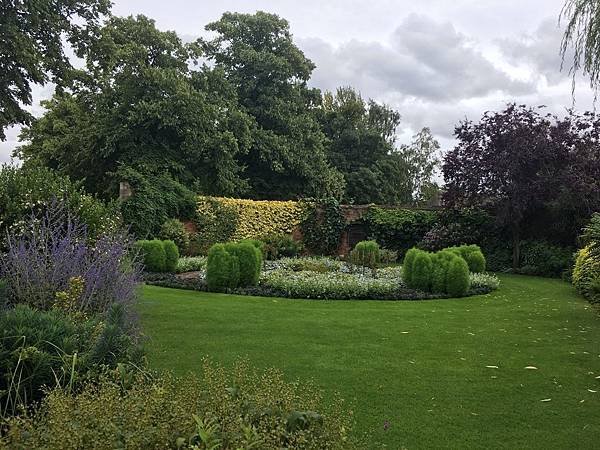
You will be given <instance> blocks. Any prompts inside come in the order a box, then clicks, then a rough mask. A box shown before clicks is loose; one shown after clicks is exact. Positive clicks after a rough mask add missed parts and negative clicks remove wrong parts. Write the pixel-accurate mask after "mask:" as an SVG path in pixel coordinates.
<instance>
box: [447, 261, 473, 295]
mask: <svg viewBox="0 0 600 450" xmlns="http://www.w3.org/2000/svg"><path fill="white" fill-rule="evenodd" d="M469 285H470V280H469V266H468V265H467V262H466V261H465V260H464V259H463V258H458V257H457V258H453V259H452V260H451V261H450V262H449V263H448V274H447V279H446V292H447V293H448V294H449V295H451V296H452V297H462V296H464V295H465V294H466V293H467V291H468V290H469Z"/></svg>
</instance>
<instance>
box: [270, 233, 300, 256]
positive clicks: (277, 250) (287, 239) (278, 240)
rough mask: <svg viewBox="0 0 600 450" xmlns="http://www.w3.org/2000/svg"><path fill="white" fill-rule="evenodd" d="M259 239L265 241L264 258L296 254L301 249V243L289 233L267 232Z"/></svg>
mask: <svg viewBox="0 0 600 450" xmlns="http://www.w3.org/2000/svg"><path fill="white" fill-rule="evenodd" d="M261 241H262V242H264V243H265V246H264V258H265V259H267V260H274V259H279V258H291V257H294V256H298V254H299V253H300V250H301V249H302V244H300V242H296V241H295V240H294V238H293V237H292V236H291V235H289V234H269V235H266V236H263V237H262V238H261Z"/></svg>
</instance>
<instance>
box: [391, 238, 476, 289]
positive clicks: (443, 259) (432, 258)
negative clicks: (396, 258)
mask: <svg viewBox="0 0 600 450" xmlns="http://www.w3.org/2000/svg"><path fill="white" fill-rule="evenodd" d="M459 248H460V247H459ZM463 252H464V254H465V255H466V256H468V257H471V260H472V261H473V265H474V266H476V267H477V268H480V267H481V260H480V258H479V257H478V256H477V257H473V256H472V254H475V253H476V252H475V249H470V251H469V252H467V251H466V250H464V251H463ZM462 255H463V253H461V251H459V250H458V248H456V247H455V248H448V249H444V250H440V251H439V252H436V253H429V252H426V251H424V250H420V249H417V248H412V249H410V250H409V251H408V252H406V255H405V257H404V263H403V266H402V276H403V279H404V282H405V283H406V285H407V286H408V287H410V288H413V289H417V290H419V291H423V292H432V293H443V294H448V295H450V296H452V297H462V296H464V295H466V294H467V292H468V291H469V288H470V280H471V272H470V270H469V265H468V263H467V261H466V260H465V258H464V257H463V256H462ZM484 267H485V265H484ZM475 273H480V272H475Z"/></svg>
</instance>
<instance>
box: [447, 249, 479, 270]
mask: <svg viewBox="0 0 600 450" xmlns="http://www.w3.org/2000/svg"><path fill="white" fill-rule="evenodd" d="M446 250H450V251H452V252H454V253H455V254H456V255H458V256H460V257H461V258H462V259H464V260H465V261H466V263H467V265H468V266H469V270H470V271H471V272H473V273H480V272H485V264H486V261H485V256H483V252H482V251H481V249H480V248H479V246H478V245H461V246H459V247H449V248H447V249H446Z"/></svg>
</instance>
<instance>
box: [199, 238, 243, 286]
mask: <svg viewBox="0 0 600 450" xmlns="http://www.w3.org/2000/svg"><path fill="white" fill-rule="evenodd" d="M239 281H240V262H239V260H238V258H237V257H236V256H234V255H232V254H230V253H229V252H228V251H227V249H226V248H225V244H215V245H213V246H212V247H211V248H210V249H209V251H208V260H207V262H206V284H207V285H208V289H209V290H211V291H217V292H220V291H226V290H227V289H235V288H236V287H237V286H238V283H239Z"/></svg>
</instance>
